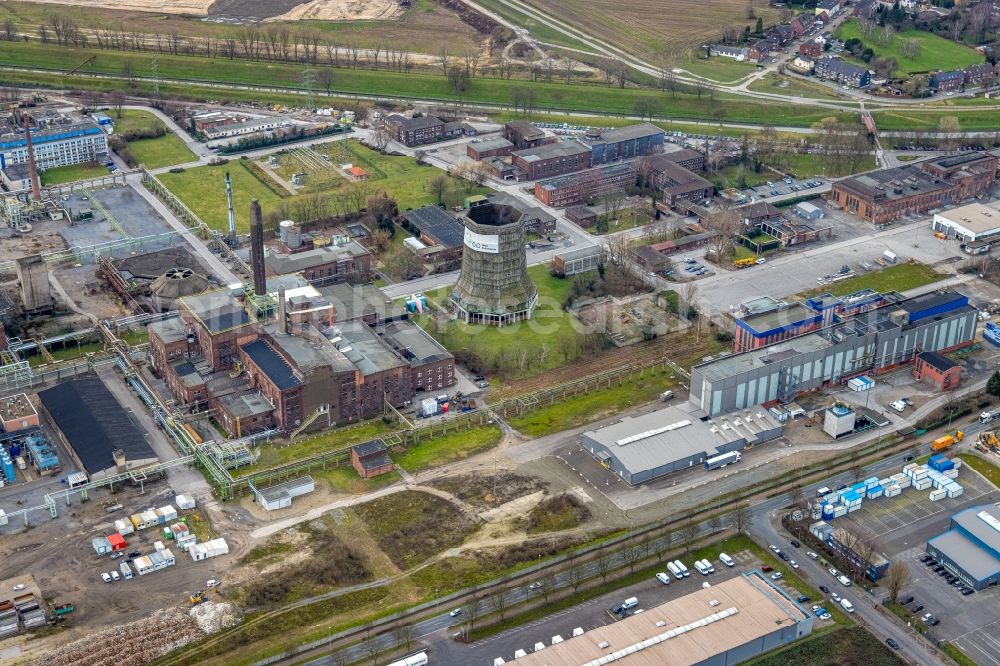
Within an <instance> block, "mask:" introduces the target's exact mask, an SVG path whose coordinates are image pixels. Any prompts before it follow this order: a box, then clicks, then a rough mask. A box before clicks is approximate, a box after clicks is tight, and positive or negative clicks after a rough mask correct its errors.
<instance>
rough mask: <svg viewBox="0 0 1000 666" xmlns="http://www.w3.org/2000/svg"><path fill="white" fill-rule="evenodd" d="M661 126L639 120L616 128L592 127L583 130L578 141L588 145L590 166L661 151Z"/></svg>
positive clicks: (662, 134) (662, 132)
mask: <svg viewBox="0 0 1000 666" xmlns="http://www.w3.org/2000/svg"><path fill="white" fill-rule="evenodd" d="M665 135H666V133H665V132H664V131H663V128H661V127H657V126H656V125H653V124H652V123H639V124H638V125H629V126H628V127H620V128H617V129H603V130H602V129H598V128H591V129H589V130H587V131H586V132H584V134H583V137H581V139H580V143H582V144H583V145H585V146H587V147H588V148H590V163H591V164H592V165H593V166H597V165H599V164H607V163H609V162H619V161H621V160H627V159H631V158H633V157H641V156H643V155H652V154H653V153H662V152H663V137H664V136H665Z"/></svg>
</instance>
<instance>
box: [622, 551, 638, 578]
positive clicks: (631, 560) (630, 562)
mask: <svg viewBox="0 0 1000 666" xmlns="http://www.w3.org/2000/svg"><path fill="white" fill-rule="evenodd" d="M640 557H642V552H641V551H640V550H639V547H638V546H631V547H629V548H626V549H625V550H623V551H622V563H623V564H624V565H625V566H627V567H628V568H629V571H631V572H633V573H634V572H635V565H636V564H637V563H638V562H639V558H640Z"/></svg>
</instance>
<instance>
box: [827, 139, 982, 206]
mask: <svg viewBox="0 0 1000 666" xmlns="http://www.w3.org/2000/svg"><path fill="white" fill-rule="evenodd" d="M998 164H1000V158H998V157H997V156H996V155H993V154H991V153H983V152H974V151H969V152H966V153H960V154H957V155H945V156H942V157H932V158H930V159H927V160H922V161H920V162H915V163H912V164H907V165H904V166H901V167H895V168H892V169H880V170H877V171H870V172H868V173H864V174H861V175H859V176H852V177H850V178H844V179H843V180H838V181H837V182H835V183H834V184H833V186H832V188H831V190H830V193H829V194H828V195H827V197H828V199H829V200H830V201H831V202H833V203H835V204H836V205H837V206H839V207H841V208H843V209H844V210H846V211H847V212H849V213H851V214H852V215H857V216H858V217H860V218H862V219H864V220H867V221H869V222H871V223H873V224H884V223H886V222H892V221H893V220H896V219H899V218H900V217H901V216H903V215H905V214H907V213H924V212H926V211H928V210H931V209H932V208H943V207H946V206H950V205H952V204H955V203H958V202H960V201H964V200H966V199H971V198H973V197H978V196H981V195H983V194H985V193H986V192H987V191H988V190H989V189H990V187H992V185H993V183H994V182H995V181H996V178H997V165H998Z"/></svg>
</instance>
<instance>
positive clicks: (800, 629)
mask: <svg viewBox="0 0 1000 666" xmlns="http://www.w3.org/2000/svg"><path fill="white" fill-rule="evenodd" d="M812 630H813V616H812V614H810V613H809V612H808V611H806V610H805V609H803V608H802V607H800V606H799V605H798V604H797V603H795V602H794V601H793V600H792V599H791V598H790V597H789V596H788V594H787V593H786V592H785V591H784V590H782V589H781V588H779V587H777V586H775V585H774V584H773V583H772V582H771V581H769V580H768V579H767V578H766V577H765V576H764V575H763V574H762V573H760V572H757V571H751V572H747V573H744V574H741V575H739V576H736V577H734V578H730V579H729V580H725V581H722V582H720V583H713V584H712V586H711V587H706V588H703V589H699V590H696V591H694V592H691V593H690V594H686V595H684V596H682V597H680V598H677V599H673V600H671V601H668V602H666V603H663V604H660V605H659V606H654V607H652V608H645V609H644V610H643V612H642V614H639V613H636V614H635V615H632V616H629V617H627V618H625V619H623V620H621V621H619V622H612V623H610V624H605V625H603V626H600V627H597V628H596V629H592V630H590V631H587V632H585V633H582V634H579V635H574V636H573V637H572V638H567V639H565V640H561V641H558V642H554V643H553V644H552V645H547V646H545V649H544V650H541V651H539V650H537V649H536V650H535V651H534V652H532V653H530V654H527V655H526V656H523V657H520V658H519V659H517V664H519V665H523V666H580V664H584V665H585V666H592V665H596V664H610V663H614V664H622V665H623V666H632V665H634V666H647V665H652V664H669V665H670V666H695V665H696V664H697V665H713V666H715V665H719V666H724V665H726V664H738V663H741V662H744V661H748V660H750V659H752V658H754V657H757V656H759V655H761V654H763V653H765V652H767V651H769V650H774V649H776V648H779V647H783V646H786V645H788V644H790V643H792V642H793V641H796V640H800V639H802V638H805V637H806V636H808V635H809V634H811V633H812Z"/></svg>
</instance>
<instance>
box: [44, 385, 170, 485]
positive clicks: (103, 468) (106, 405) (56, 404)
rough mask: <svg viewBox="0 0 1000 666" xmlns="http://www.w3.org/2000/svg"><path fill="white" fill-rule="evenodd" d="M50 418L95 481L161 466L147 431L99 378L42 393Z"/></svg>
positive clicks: (59, 386)
mask: <svg viewBox="0 0 1000 666" xmlns="http://www.w3.org/2000/svg"><path fill="white" fill-rule="evenodd" d="M38 399H39V401H40V402H41V405H42V409H43V414H44V415H45V418H46V419H47V420H48V421H49V422H50V423H51V424H52V426H54V431H55V432H57V433H58V434H59V438H60V439H61V441H62V442H63V444H65V445H66V447H67V448H68V449H69V450H70V451H72V452H73V453H74V454H75V455H76V457H77V458H78V459H79V462H80V465H81V466H82V467H83V469H84V470H86V472H87V474H88V475H89V476H90V480H91V481H98V480H100V479H103V478H106V477H109V476H115V475H116V474H124V473H125V472H128V471H132V470H137V469H142V468H143V467H147V466H149V465H155V464H156V463H157V462H158V458H157V456H156V453H154V452H153V449H152V448H150V446H149V443H148V442H147V441H146V433H144V432H143V431H142V430H141V429H139V427H138V426H137V425H136V424H135V422H134V421H133V420H132V418H131V417H130V416H129V413H128V412H127V411H126V410H125V408H124V407H122V405H121V403H120V402H118V400H117V399H116V398H115V397H114V395H112V393H111V391H110V390H108V387H107V386H105V385H104V382H102V381H101V380H100V379H98V378H97V377H84V378H82V379H72V380H70V381H66V382H62V383H61V384H56V385H55V386H53V387H52V388H48V389H45V390H44V391H39V393H38Z"/></svg>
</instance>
